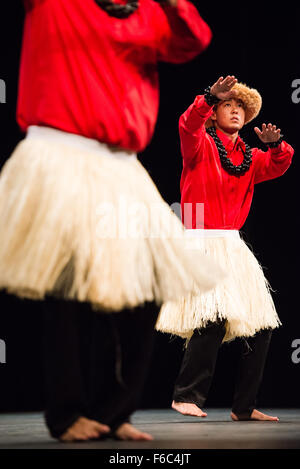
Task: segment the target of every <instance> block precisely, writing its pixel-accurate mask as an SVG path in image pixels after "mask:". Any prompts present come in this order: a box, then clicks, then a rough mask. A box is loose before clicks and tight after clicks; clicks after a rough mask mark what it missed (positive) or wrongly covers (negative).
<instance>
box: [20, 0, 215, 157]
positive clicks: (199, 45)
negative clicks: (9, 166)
mask: <svg viewBox="0 0 300 469" xmlns="http://www.w3.org/2000/svg"><path fill="white" fill-rule="evenodd" d="M117 1H119V2H120V3H124V2H122V0H117ZM139 3H140V6H139V8H138V9H137V10H136V11H135V12H134V13H133V14H132V15H131V16H129V17H128V18H126V19H118V18H113V17H111V16H109V15H108V14H107V13H106V12H105V11H104V10H102V9H101V8H100V7H99V6H98V5H97V4H96V3H95V1H94V0H24V4H25V9H26V17H25V25H24V37H23V48H22V56H21V66H20V81H19V98H18V107H17V120H18V123H19V125H20V127H21V129H22V130H23V131H26V129H27V127H28V126H29V125H45V126H52V127H55V128H58V129H60V130H64V131H67V132H72V133H75V134H79V135H83V136H85V137H89V138H94V139H97V140H99V141H101V142H105V143H109V144H113V145H116V146H118V147H121V148H124V149H129V150H134V151H141V150H143V149H144V148H145V147H146V146H147V144H148V143H149V141H150V139H151V137H152V135H153V131H154V126H155V123H156V118H157V113H158V104H159V83H158V72H157V63H158V61H166V62H172V63H182V62H185V61H188V60H191V59H192V58H194V57H195V56H196V55H197V54H199V53H200V52H202V51H203V50H204V49H205V48H206V47H207V46H208V44H209V43H210V40H211V31H210V28H209V27H208V25H207V24H206V23H205V22H204V21H203V20H202V18H201V17H200V16H199V14H198V11H197V9H196V8H195V7H194V6H193V5H192V4H191V3H189V2H188V1H187V0H179V1H178V8H172V7H168V6H166V7H161V6H160V5H159V4H158V3H156V2H154V1H152V0H139Z"/></svg>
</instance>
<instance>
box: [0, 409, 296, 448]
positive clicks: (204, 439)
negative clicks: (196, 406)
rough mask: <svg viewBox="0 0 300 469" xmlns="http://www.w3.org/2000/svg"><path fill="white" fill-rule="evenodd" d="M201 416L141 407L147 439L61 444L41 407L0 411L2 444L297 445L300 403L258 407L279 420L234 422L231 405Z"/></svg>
mask: <svg viewBox="0 0 300 469" xmlns="http://www.w3.org/2000/svg"><path fill="white" fill-rule="evenodd" d="M206 410H207V413H208V416H207V417H206V418H205V419H200V420H199V419H198V418H196V417H187V416H183V415H181V414H178V413H177V412H175V411H173V410H168V409H166V410H161V409H159V410H142V411H138V412H136V413H135V414H134V416H133V422H134V424H135V425H136V426H137V427H138V428H140V429H142V430H144V431H147V432H149V433H151V434H152V435H153V436H154V441H150V442H138V443H136V442H121V441H116V440H113V439H106V440H103V441H93V442H84V443H72V444H71V443H70V444H62V443H59V442H57V441H55V440H53V439H51V438H50V437H49V434H48V431H47V429H46V427H45V424H44V421H43V416H42V414H41V413H18V414H17V413H11V414H0V448H1V449H4V448H6V449H22V448H24V449H25V448H26V449H30V448H36V449H40V448H41V449H55V448H59V449H74V448H77V449H85V448H86V449H103V448H112V449H132V448H139V449H144V448H149V449H151V448H156V449H160V448H169V449H173V448H176V449H205V448H206V449H223V448H231V449H233V448H235V449H255V448H261V449H275V448H278V449H300V409H276V410H274V409H273V410H269V409H260V410H262V411H264V412H269V413H270V414H271V415H277V416H278V417H279V419H280V421H279V422H232V421H231V419H230V410H229V409H206Z"/></svg>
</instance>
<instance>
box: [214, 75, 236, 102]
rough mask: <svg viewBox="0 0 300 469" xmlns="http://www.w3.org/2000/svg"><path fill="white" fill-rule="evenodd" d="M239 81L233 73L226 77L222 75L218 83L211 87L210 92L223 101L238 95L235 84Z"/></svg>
mask: <svg viewBox="0 0 300 469" xmlns="http://www.w3.org/2000/svg"><path fill="white" fill-rule="evenodd" d="M236 83H237V79H236V78H235V77H234V76H233V75H227V77H226V78H225V79H224V78H223V77H220V78H219V79H218V81H216V83H214V84H213V86H212V87H211V88H210V93H211V94H212V95H214V96H216V97H217V98H219V99H222V100H223V101H224V100H226V99H232V98H235V97H236V92H235V90H233V89H232V88H233V86H234V85H235V84H236Z"/></svg>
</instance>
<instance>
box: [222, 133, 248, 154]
mask: <svg viewBox="0 0 300 469" xmlns="http://www.w3.org/2000/svg"><path fill="white" fill-rule="evenodd" d="M216 133H217V136H218V137H219V139H220V140H221V142H222V143H223V145H224V147H225V150H226V151H233V150H240V149H241V148H242V149H243V150H244V149H245V145H244V143H243V141H242V139H241V137H240V136H239V135H238V137H237V139H236V141H235V143H233V141H232V140H231V139H230V138H229V137H228V136H227V135H225V134H224V133H223V132H222V131H221V130H219V129H216Z"/></svg>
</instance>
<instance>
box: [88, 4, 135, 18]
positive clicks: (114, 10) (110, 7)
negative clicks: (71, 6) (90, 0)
mask: <svg viewBox="0 0 300 469" xmlns="http://www.w3.org/2000/svg"><path fill="white" fill-rule="evenodd" d="M95 2H96V3H97V5H99V7H100V8H102V10H105V11H106V13H107V14H108V15H109V16H114V17H115V18H128V16H130V15H132V13H134V12H135V10H137V9H138V7H139V0H127V4H126V5H120V4H118V3H113V2H112V0H95Z"/></svg>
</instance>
